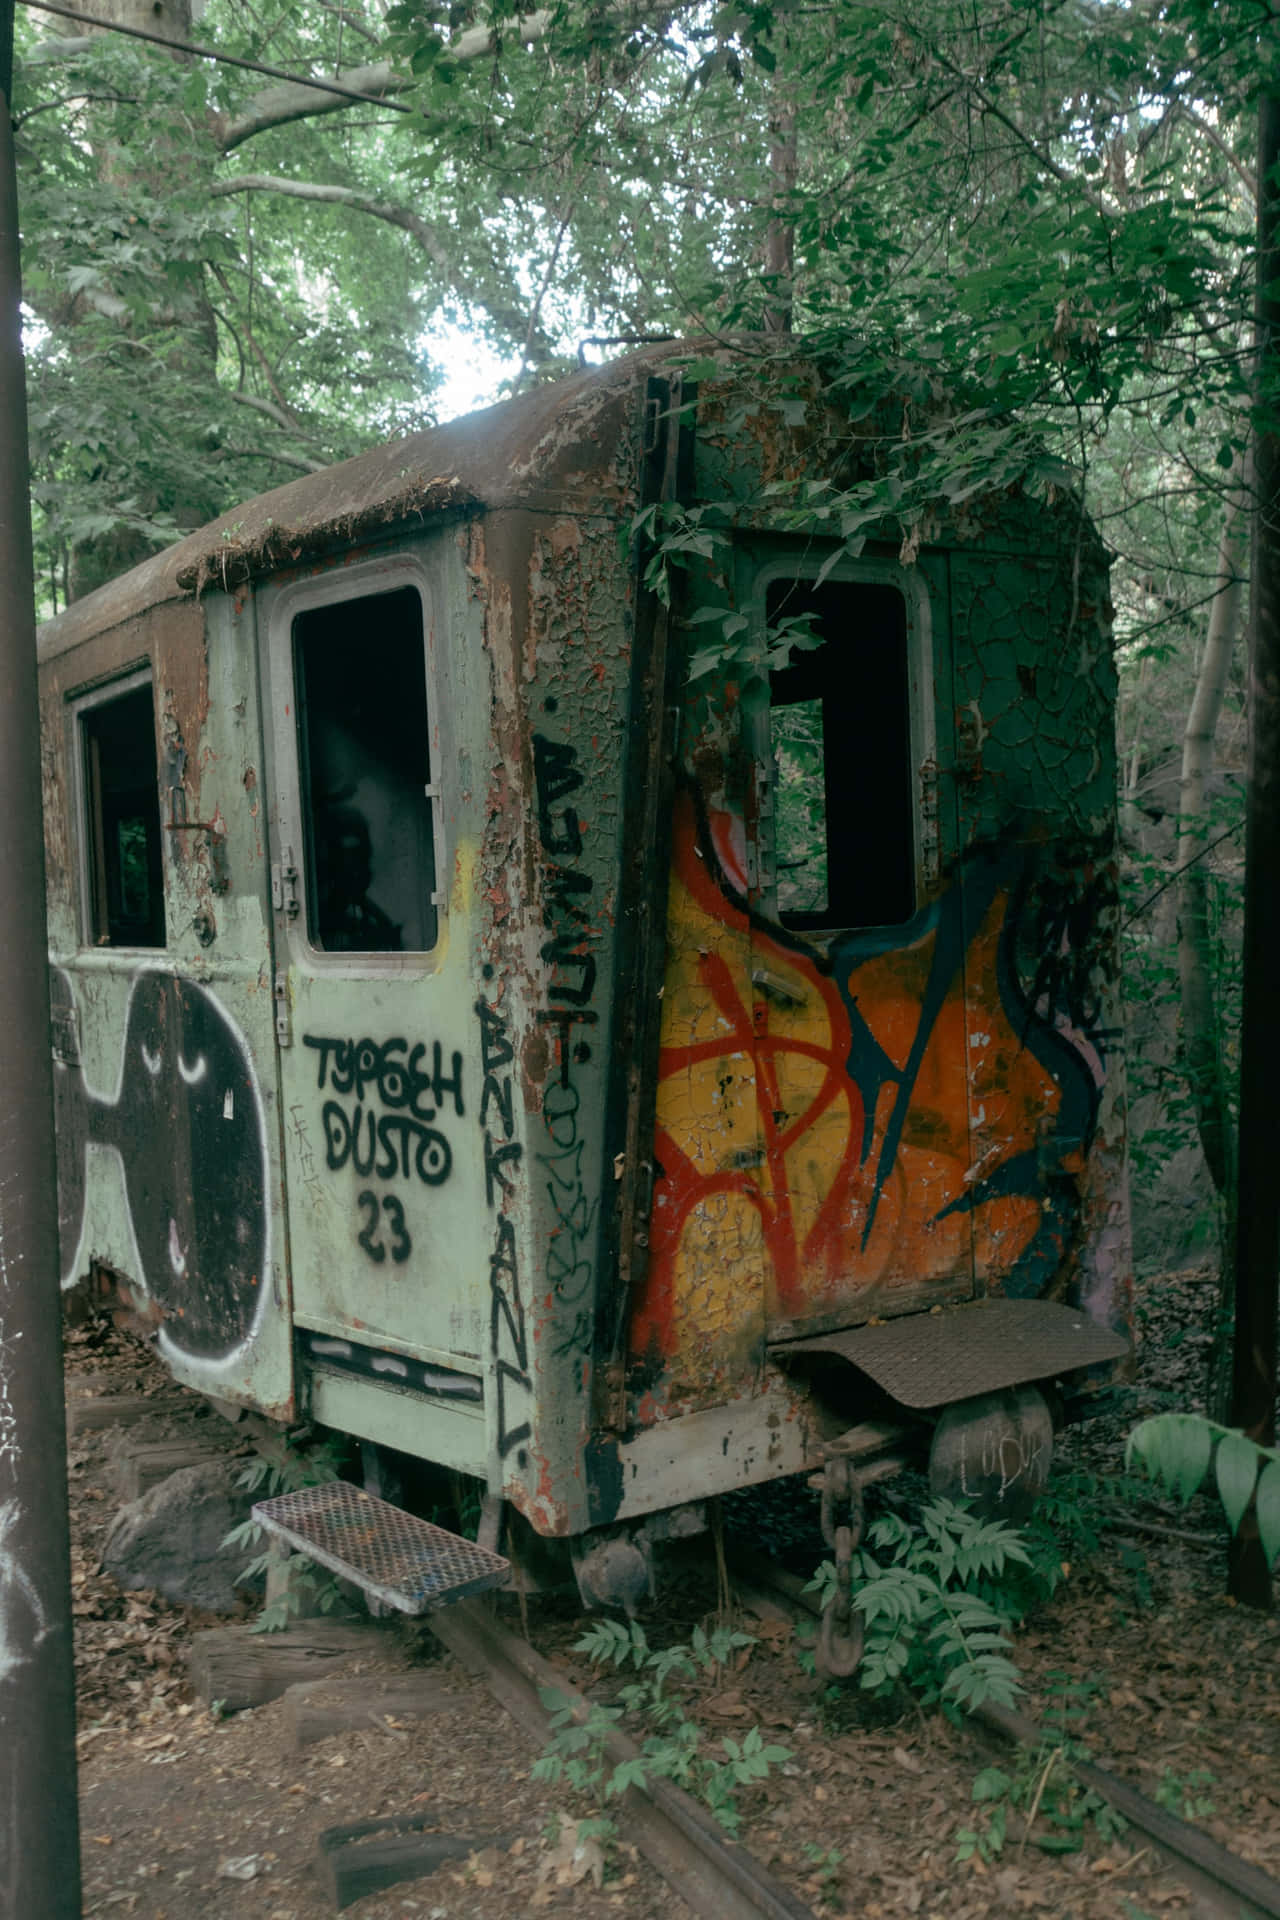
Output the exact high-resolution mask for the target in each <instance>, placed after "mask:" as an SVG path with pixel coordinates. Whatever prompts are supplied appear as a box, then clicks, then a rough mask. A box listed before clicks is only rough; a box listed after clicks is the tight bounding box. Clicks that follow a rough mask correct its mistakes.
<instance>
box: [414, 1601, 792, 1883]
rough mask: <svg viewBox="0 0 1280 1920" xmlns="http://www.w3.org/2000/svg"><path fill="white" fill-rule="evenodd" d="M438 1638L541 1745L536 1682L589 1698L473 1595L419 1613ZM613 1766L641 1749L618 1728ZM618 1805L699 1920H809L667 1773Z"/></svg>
mask: <svg viewBox="0 0 1280 1920" xmlns="http://www.w3.org/2000/svg"><path fill="white" fill-rule="evenodd" d="M427 1625H428V1626H429V1627H430V1628H431V1630H432V1632H433V1633H434V1634H435V1636H436V1638H437V1639H438V1640H440V1641H441V1642H442V1643H443V1644H444V1645H445V1646H446V1647H447V1648H448V1649H449V1651H450V1653H452V1654H453V1655H455V1657H456V1658H457V1659H459V1660H461V1661H462V1663H463V1665H464V1666H467V1667H470V1668H471V1669H472V1671H473V1672H475V1673H478V1674H480V1675H481V1676H482V1677H483V1678H484V1680H485V1681H486V1682H487V1683H488V1686H489V1690H490V1692H491V1693H492V1694H493V1695H494V1697H495V1698H496V1699H497V1700H499V1701H501V1703H502V1705H503V1706H504V1707H505V1708H506V1709H507V1712H508V1713H509V1714H510V1715H511V1717H512V1718H513V1719H514V1720H516V1721H518V1722H519V1724H520V1725H521V1726H522V1727H523V1728H524V1729H525V1731H526V1732H527V1733H529V1734H530V1735H531V1736H532V1738H533V1739H535V1740H537V1741H539V1742H545V1741H546V1739H547V1737H548V1734H549V1731H550V1720H549V1716H548V1714H547V1712H546V1709H545V1708H544V1707H543V1705H542V1702H541V1699H540V1698H539V1692H540V1689H543V1688H554V1689H555V1691H556V1693H557V1694H559V1695H560V1697H561V1698H562V1699H563V1700H566V1701H567V1702H568V1703H569V1704H570V1706H571V1707H572V1708H573V1710H574V1717H575V1718H576V1719H580V1720H585V1719H586V1718H587V1716H588V1714H589V1713H590V1710H591V1709H590V1703H589V1702H588V1701H587V1700H586V1699H585V1698H584V1697H583V1695H582V1694H580V1693H577V1692H576V1691H575V1690H574V1688H573V1687H571V1686H570V1685H569V1684H568V1682H567V1681H566V1680H565V1677H564V1675H563V1674H562V1673H559V1672H558V1671H557V1670H556V1668H555V1667H553V1666H552V1665H551V1664H550V1663H549V1662H548V1661H546V1660H544V1659H543V1658H542V1656H541V1654H539V1653H536V1652H535V1651H534V1649H533V1648H532V1647H530V1646H528V1645H527V1644H526V1643H525V1642H524V1641H522V1640H517V1639H516V1638H515V1636H514V1635H513V1634H510V1633H508V1632H507V1631H506V1630H505V1628H503V1627H501V1626H499V1625H498V1623H497V1621H496V1620H494V1619H493V1618H492V1617H491V1616H490V1615H489V1614H487V1613H486V1612H484V1611H483V1609H482V1608H481V1607H480V1606H479V1605H478V1604H477V1603H476V1602H474V1601H465V1600H464V1601H462V1602H461V1603H460V1604H459V1605H457V1606H454V1607H444V1608H441V1609H440V1610H439V1611H438V1612H436V1613H433V1614H431V1615H430V1616H429V1617H428V1619H427ZM604 1747H605V1753H606V1754H607V1756H608V1758H609V1760H610V1762H611V1763H612V1764H614V1765H615V1766H616V1765H619V1764H621V1763H622V1762H623V1761H626V1760H633V1759H635V1758H636V1757H637V1756H638V1753H639V1749H638V1748H637V1747H636V1746H635V1744H634V1743H633V1742H632V1741H630V1740H628V1739H627V1737H626V1735H625V1734H622V1733H619V1732H618V1731H617V1730H616V1729H614V1730H613V1731H611V1732H610V1733H609V1734H607V1735H606V1737H605V1743H604ZM620 1806H621V1812H622V1818H623V1822H624V1824H625V1828H626V1833H627V1837H628V1838H629V1839H630V1840H632V1841H633V1842H634V1844H635V1845H636V1846H638V1847H639V1849H640V1851H641V1852H642V1853H643V1854H644V1856H645V1858H646V1860H648V1861H649V1862H650V1864H651V1865H652V1866H654V1867H655V1868H656V1869H657V1871H658V1872H659V1873H660V1874H661V1875H662V1877H663V1879H664V1880H665V1881H666V1882H667V1884H668V1886H670V1887H671V1888H672V1889H673V1891H674V1892H676V1893H678V1894H679V1895H680V1898H681V1899H682V1900H684V1901H685V1902H686V1904H687V1905H688V1906H689V1907H690V1908H691V1909H692V1911H693V1912H694V1913H696V1914H699V1915H701V1916H703V1917H704V1920H814V1914H813V1910H812V1908H810V1907H807V1906H805V1904H804V1902H803V1901H802V1900H798V1899H797V1898H796V1896H795V1895H794V1894H793V1893H791V1892H790V1891H789V1890H788V1889H787V1888H786V1887H784V1886H783V1885H782V1884H781V1883H780V1882H779V1881H777V1880H775V1879H774V1877H773V1875H772V1874H771V1873H768V1872H766V1870H765V1868H764V1867H762V1866H761V1865H760V1863H759V1861H758V1860H755V1859H753V1858H752V1856H751V1854H749V1853H748V1852H747V1850H746V1848H745V1847H741V1846H739V1845H738V1844H737V1843H736V1842H735V1841H733V1840H730V1839H728V1838H727V1837H726V1835H725V1834H724V1832H723V1831H722V1830H721V1828H720V1827H718V1826H717V1825H716V1823H715V1821H714V1820H713V1819H712V1818H711V1817H710V1815H709V1814H707V1813H706V1812H705V1811H704V1809H703V1808H702V1807H700V1806H699V1805H698V1803H697V1801H696V1800H693V1799H691V1798H690V1797H689V1795H688V1794H687V1793H684V1792H682V1791H681V1789H680V1788H679V1787H674V1786H672V1785H671V1783H670V1782H669V1781H667V1780H651V1781H650V1782H649V1783H648V1785H647V1786H645V1787H644V1788H638V1787H631V1788H629V1789H628V1791H627V1792H626V1794H625V1795H624V1796H623V1798H622V1800H621V1802H620Z"/></svg>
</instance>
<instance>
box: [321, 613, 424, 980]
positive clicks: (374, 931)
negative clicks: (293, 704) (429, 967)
mask: <svg viewBox="0 0 1280 1920" xmlns="http://www.w3.org/2000/svg"><path fill="white" fill-rule="evenodd" d="M293 646H294V662H295V671H296V676H297V690H298V747H299V761H300V773H301V781H302V812H303V821H304V832H305V844H306V851H305V858H306V869H307V930H308V933H309V936H310V939H311V943H312V945H313V946H315V947H318V948H320V950H321V951H322V952H324V953H401V952H404V953H425V952H427V951H429V949H430V948H432V947H434V946H435V944H436V931H437V913H436V906H435V901H434V898H433V896H434V893H435V887H436V861H435V838H434V828H433V821H432V812H431V806H432V802H431V796H430V795H429V794H428V792H427V788H428V785H429V783H430V780H431V754H430V738H429V734H428V728H427V673H426V654H425V649H424V645H423V632H422V603H421V601H420V599H419V597H418V595H417V593H416V592H415V591H414V589H413V588H412V587H402V588H400V589H399V590H398V591H397V592H395V593H378V594H368V595H366V596H365V597H364V598H362V599H359V600H343V601H340V602H339V603H338V604H337V605H335V606H331V607H317V608H315V609H314V610H313V611H311V612H308V613H302V614H299V615H298V617H297V619H296V620H295V621H294V623H293Z"/></svg>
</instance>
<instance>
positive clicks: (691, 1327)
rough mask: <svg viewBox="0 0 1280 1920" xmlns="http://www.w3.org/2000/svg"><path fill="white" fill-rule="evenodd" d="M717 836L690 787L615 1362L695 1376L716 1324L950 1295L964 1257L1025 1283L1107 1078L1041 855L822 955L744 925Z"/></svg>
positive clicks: (1060, 1212)
mask: <svg viewBox="0 0 1280 1920" xmlns="http://www.w3.org/2000/svg"><path fill="white" fill-rule="evenodd" d="M732 825H733V823H732V822H731V821H729V820H728V816H726V817H725V821H722V822H719V823H716V822H713V821H712V820H711V818H710V817H709V816H707V815H706V814H705V812H704V814H703V817H702V821H701V826H699V824H698V818H697V808H696V807H695V804H694V801H693V799H692V797H691V796H689V795H687V794H686V795H685V796H684V797H683V799H682V802H681V805H680V807H679V809H678V813H677V819H676V830H675V849H674V871H673V878H672V890H671V904H670V910H669V927H668V933H669V961H668V973H667V984H666V989H665V998H664V1013H663V1032H662V1042H661V1059H660V1067H659V1088H658V1126H657V1138H656V1143H655V1145H656V1153H657V1160H658V1163H659V1166H660V1169H661V1176H660V1178H659V1180H658V1182H657V1186H656V1190H655V1198H654V1209H653V1221H652V1232H651V1241H650V1247H651V1254H650V1266H649V1272H648V1277H647V1281H646V1285H645V1289H644V1293H643V1296H642V1298H641V1300H640V1301H639V1303H638V1307H637V1312H636V1315H635V1317H634V1321H633V1337H632V1350H633V1353H634V1354H635V1355H636V1357H637V1359H640V1360H647V1361H648V1362H650V1363H655V1362H658V1363H666V1362H670V1361H672V1360H673V1359H674V1360H676V1361H677V1363H678V1369H677V1370H678V1371H679V1372H680V1373H681V1374H682V1375H686V1376H687V1377H688V1378H689V1379H690V1380H696V1377H697V1376H698V1374H699V1372H700V1371H702V1370H704V1369H705V1368H706V1367H707V1366H708V1365H710V1364H712V1355H713V1352H714V1348H715V1345H716V1343H717V1341H721V1342H723V1340H724V1338H725V1337H726V1335H727V1333H728V1331H729V1329H731V1328H732V1329H734V1330H735V1331H736V1333H737V1336H738V1338H739V1340H741V1339H742V1338H743V1336H744V1333H745V1331H746V1330H747V1328H748V1323H750V1332H751V1337H754V1338H757V1339H758V1337H759V1334H760V1333H761V1332H762V1331H763V1327H764V1323H765V1322H766V1320H771V1319H773V1318H775V1317H776V1316H783V1317H786V1318H787V1319H790V1320H794V1321H802V1320H803V1319H804V1318H805V1317H806V1316H808V1315H813V1314H815V1313H820V1312H822V1311H823V1309H824V1306H829V1305H830V1304H832V1303H834V1302H836V1301H837V1300H840V1299H842V1298H845V1297H848V1296H850V1295H856V1294H858V1293H861V1294H862V1295H863V1299H864V1301H866V1300H868V1299H869V1300H870V1301H871V1302H872V1304H871V1306H870V1308H869V1310H870V1311H872V1312H879V1311H881V1310H883V1308H884V1307H886V1306H887V1307H888V1308H889V1310H891V1311H892V1310H893V1308H892V1294H893V1291H894V1289H895V1287H901V1288H903V1289H911V1290H913V1291H912V1298H911V1304H920V1299H919V1295H920V1293H921V1291H922V1289H923V1288H927V1286H928V1285H929V1284H930V1283H931V1282H933V1283H936V1284H937V1286H938V1287H939V1289H940V1291H939V1293H938V1294H937V1296H936V1297H938V1298H943V1297H954V1293H955V1290H956V1285H957V1282H959V1284H961V1285H963V1283H964V1280H965V1278H966V1276H967V1275H968V1274H969V1273H970V1272H971V1271H973V1270H976V1271H977V1273H978V1274H979V1275H981V1276H982V1280H983V1284H984V1285H985V1286H986V1287H987V1288H988V1289H989V1290H992V1291H996V1290H998V1291H1003V1292H1004V1293H1006V1294H1010V1295H1020V1296H1025V1295H1035V1294H1039V1293H1041V1292H1042V1291H1044V1290H1045V1289H1046V1288H1047V1287H1048V1286H1049V1285H1050V1283H1051V1282H1052V1280H1053V1279H1054V1276H1055V1275H1056V1274H1058V1273H1059V1272H1060V1270H1061V1267H1062V1262H1063V1259H1064V1256H1065V1255H1066V1254H1067V1253H1068V1251H1069V1248H1070V1246H1071V1243H1072V1240H1073V1237H1074V1235H1075V1233H1076V1230H1077V1226H1078V1213H1079V1205H1080V1201H1079V1176H1080V1174H1081V1172H1082V1170H1083V1167H1084V1162H1085V1158H1086V1155H1087V1153H1088V1150H1089V1146H1090V1142H1091V1139H1092V1136H1093V1131H1094V1126H1095V1122H1096V1117H1097V1112H1098V1104H1099V1097H1100V1088H1101V1083H1102V1079H1103V1077H1104V1066H1103V1060H1102V1054H1101V1051H1100V1047H1101V1041H1102V1039H1103V1036H1102V1035H1101V1034H1100V1033H1099V1031H1098V1030H1097V1028H1096V1026H1095V1025H1094V1024H1093V1018H1092V1016H1091V1014H1090V1010H1089V1007H1088V1006H1087V1005H1086V1004H1085V1002H1084V999H1083V997H1082V994H1083V989H1082V987H1081V985H1080V983H1079V982H1078V981H1077V980H1076V979H1075V976H1074V973H1073V969H1072V962H1071V956H1070V954H1069V952H1068V950H1067V936H1068V927H1069V920H1070V916H1069V915H1065V916H1064V913H1063V911H1062V910H1061V905H1060V893H1061V889H1060V888H1058V889H1056V890H1055V887H1054V886H1053V885H1052V884H1051V885H1049V886H1048V887H1047V888H1039V889H1038V888H1037V885H1036V864H1037V852H1036V851H1034V850H1027V849H1018V848H1011V849H1009V848H1006V849H1002V850H999V851H995V852H991V853H987V852H978V853H975V854H974V855H972V856H971V857H970V858H969V859H968V861H967V862H966V864H965V866H964V868H963V870H962V871H961V872H960V873H959V874H957V875H956V876H955V877H954V878H953V880H952V883H951V884H950V886H949V887H948V888H947V890H946V891H945V892H944V893H943V895H942V896H941V897H940V898H939V899H937V900H936V901H934V902H933V903H931V904H930V905H929V906H928V907H926V908H924V909H923V910H922V911H921V912H919V913H917V914H916V916H915V917H914V919H913V920H911V921H910V922H909V923H908V924H907V925H905V926H903V927H900V928H895V929H888V930H886V929H876V930H871V931H863V932H857V933H849V934H844V935H841V936H839V937H837V938H836V939H834V940H833V941H832V943H831V946H830V950H829V953H828V955H827V956H825V957H823V958H822V961H821V965H820V964H819V956H818V955H817V954H816V953H815V952H814V951H813V950H812V949H809V948H807V947H806V946H805V945H804V943H803V942H802V941H799V940H795V939H792V938H791V937H789V936H788V935H787V934H786V933H785V931H784V930H783V929H782V928H781V927H777V926H773V927H769V926H768V925H766V924H764V923H762V922H760V921H758V920H755V919H753V917H752V916H751V915H750V914H749V913H748V911H747V909H746V907H745V905H744V903H743V901H742V899H741V896H740V895H739V894H738V892H737V889H736V888H735V887H734V886H733V884H732V881H731V880H730V879H728V878H727V877H726V865H728V866H729V868H730V871H732V864H731V859H730V860H724V859H721V858H720V857H718V853H719V848H720V846H721V845H723V846H724V848H725V849H726V853H728V852H729V851H730V849H731V847H732V844H733V839H734V836H733V833H732ZM717 829H718V830H717ZM1029 954H1034V955H1036V956H1037V959H1036V962H1035V968H1034V973H1033V977H1032V979H1031V982H1030V984H1029V985H1028V984H1025V983H1024V982H1025V974H1026V972H1027V970H1028V966H1029V964H1030V963H1029V961H1028V959H1027V956H1028V955H1029ZM1055 956H1056V957H1055ZM966 1062H967V1068H966ZM713 1248H714V1250H715V1251H716V1255H717V1257H716V1260H715V1261H714V1262H710V1261H709V1260H708V1259H707V1257H706V1255H707V1253H708V1252H709V1251H710V1250H712V1249H713ZM761 1274H763V1297H760V1295H761V1286H760V1275H761ZM948 1286H950V1287H951V1294H950V1296H948V1294H947V1293H946V1289H947V1288H948ZM751 1299H755V1301H756V1309H755V1312H754V1314H750V1315H747V1316H744V1314H743V1306H742V1303H743V1302H744V1300H751ZM855 1311H856V1307H855Z"/></svg>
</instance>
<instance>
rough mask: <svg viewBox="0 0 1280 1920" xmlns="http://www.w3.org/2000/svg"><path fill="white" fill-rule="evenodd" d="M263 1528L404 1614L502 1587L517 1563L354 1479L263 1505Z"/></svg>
mask: <svg viewBox="0 0 1280 1920" xmlns="http://www.w3.org/2000/svg"><path fill="white" fill-rule="evenodd" d="M253 1517H254V1519H255V1520H256V1521H257V1522H258V1524H259V1526H261V1527H263V1528H265V1530H266V1531H267V1532H268V1533H270V1534H274V1535H275V1536H276V1537H277V1538H278V1539H280V1540H285V1541H287V1542H288V1544H289V1545H290V1546H291V1547H294V1548H295V1549H296V1550H297V1552H299V1553H304V1554H306V1556H307V1558H308V1559H309V1560H315V1561H317V1562H318V1563H319V1564H320V1565H321V1566H322V1567H328V1568H329V1569H330V1571H331V1572H333V1573H337V1574H341V1575H342V1577H343V1579H345V1580H353V1581H354V1582H355V1584H356V1585H357V1586H358V1587H362V1588H363V1589H364V1591H365V1592H366V1593H370V1594H373V1595H374V1596H375V1598H377V1599H379V1600H384V1601H386V1603H387V1604H388V1605H389V1606H392V1607H398V1608H399V1609H400V1611H401V1612H402V1613H428V1612H430V1610H431V1609H432V1608H433V1607H441V1606H448V1605H449V1604H450V1602H452V1601H454V1600H461V1599H462V1598H463V1596H464V1595H466V1594H469V1593H482V1592H483V1591H484V1589H485V1588H486V1587H500V1586H501V1585H502V1583H503V1581H504V1580H505V1579H506V1577H507V1574H508V1573H509V1571H510V1562H509V1561H507V1560H504V1559H503V1558H502V1555H501V1554H498V1553H490V1551H489V1549H488V1548H487V1547H481V1546H478V1545H477V1544H476V1542H475V1541H474V1540H464V1539H463V1538H462V1537H461V1536H460V1535H459V1534H456V1533H449V1532H447V1531H446V1529H445V1528H444V1527H435V1526H432V1524H431V1522H430V1521H429V1520H419V1519H418V1518H417V1517H416V1515H414V1514H411V1513H405V1512H404V1511H403V1510H402V1509H401V1508H400V1507H393V1506H392V1505H391V1504H390V1502H389V1501H387V1500H379V1499H378V1498H377V1497H376V1495H374V1494H372V1493H365V1491H364V1490H363V1488H361V1487H354V1486H352V1485H351V1483H350V1482H349V1481H347V1480H331V1481H328V1482H326V1483H325V1484H324V1485H323V1486H319V1487H304V1488H303V1489H302V1490H301V1491H300V1492H298V1493H281V1494H277V1495H276V1497H275V1499H273V1500H259V1501H258V1502H257V1504H256V1505H255V1506H254V1509H253Z"/></svg>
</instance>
